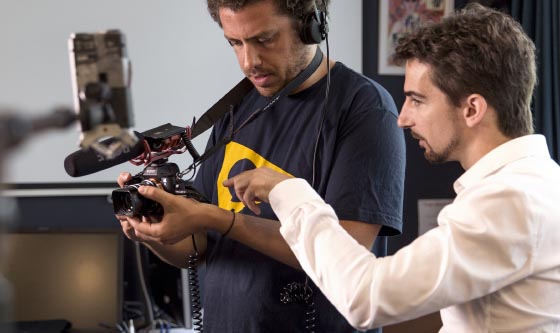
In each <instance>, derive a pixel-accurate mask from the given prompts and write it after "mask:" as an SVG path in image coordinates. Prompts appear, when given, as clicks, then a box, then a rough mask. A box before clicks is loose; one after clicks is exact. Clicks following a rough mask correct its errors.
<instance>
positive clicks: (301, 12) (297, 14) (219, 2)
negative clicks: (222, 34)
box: [207, 0, 330, 27]
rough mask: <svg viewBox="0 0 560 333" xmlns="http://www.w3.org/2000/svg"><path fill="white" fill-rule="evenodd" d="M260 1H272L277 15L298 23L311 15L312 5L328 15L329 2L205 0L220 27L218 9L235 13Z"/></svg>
mask: <svg viewBox="0 0 560 333" xmlns="http://www.w3.org/2000/svg"><path fill="white" fill-rule="evenodd" d="M261 1H272V2H273V3H275V4H276V8H277V9H278V13H279V14H281V15H286V16H289V17H291V18H293V19H294V20H296V21H300V20H301V18H302V17H303V16H305V15H306V14H308V13H311V12H312V11H313V9H314V3H315V5H316V6H317V9H319V10H322V11H326V12H327V13H328V7H329V2H330V0H207V4H208V12H209V13H210V16H212V19H214V21H216V22H217V23H218V24H219V25H220V27H221V26H222V23H221V22H220V13H219V10H220V8H222V7H225V8H229V9H231V10H233V11H237V10H239V9H241V8H243V7H244V6H247V5H251V4H254V3H257V2H261ZM325 6H326V8H325Z"/></svg>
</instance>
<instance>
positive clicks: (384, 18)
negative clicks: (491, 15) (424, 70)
mask: <svg viewBox="0 0 560 333" xmlns="http://www.w3.org/2000/svg"><path fill="white" fill-rule="evenodd" d="M453 10H454V0H379V42H378V49H379V56H378V62H379V63H378V68H377V71H378V74H380V75H403V74H404V68H403V67H400V66H396V65H395V64H394V63H393V61H392V57H393V52H394V50H395V46H396V43H397V41H398V39H399V38H400V37H401V36H402V35H403V34H405V33H407V32H409V31H410V30H412V29H413V28H414V27H416V26H417V25H419V24H421V23H423V22H427V21H434V22H439V21H440V20H441V18H442V17H445V16H447V15H449V14H451V13H452V12H453Z"/></svg>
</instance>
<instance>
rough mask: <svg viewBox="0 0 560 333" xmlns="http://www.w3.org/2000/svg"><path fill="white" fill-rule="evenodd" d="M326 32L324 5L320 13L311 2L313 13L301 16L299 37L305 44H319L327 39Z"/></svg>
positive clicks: (314, 3) (327, 27) (327, 28)
mask: <svg viewBox="0 0 560 333" xmlns="http://www.w3.org/2000/svg"><path fill="white" fill-rule="evenodd" d="M328 32H329V26H328V24H327V13H326V5H325V11H322V10H320V9H318V8H317V4H316V2H315V0H313V11H312V12H311V13H308V14H305V15H304V16H303V18H302V20H301V29H300V31H299V36H300V37H301V40H302V41H303V42H304V43H305V44H319V43H321V42H322V41H323V40H325V39H326V38H327V34H328Z"/></svg>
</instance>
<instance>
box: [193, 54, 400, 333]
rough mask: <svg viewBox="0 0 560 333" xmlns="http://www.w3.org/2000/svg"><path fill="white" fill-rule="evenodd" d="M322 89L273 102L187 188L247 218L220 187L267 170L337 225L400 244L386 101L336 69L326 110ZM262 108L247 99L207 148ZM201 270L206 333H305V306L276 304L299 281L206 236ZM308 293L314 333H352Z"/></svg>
mask: <svg viewBox="0 0 560 333" xmlns="http://www.w3.org/2000/svg"><path fill="white" fill-rule="evenodd" d="M326 85H327V79H326V77H325V78H323V79H321V80H320V81H319V82H317V83H316V84H314V85H313V86H311V87H310V88H308V89H306V90H304V91H302V92H299V93H297V94H293V95H290V96H286V97H283V98H281V99H280V100H278V101H277V102H276V103H275V104H273V106H272V107H271V108H269V109H267V110H266V111H265V112H263V113H262V114H260V115H259V116H257V117H256V118H254V119H253V120H252V121H250V122H249V123H248V124H247V125H246V126H244V127H243V128H242V129H241V130H239V132H237V133H235V134H234V135H233V139H232V141H231V142H229V143H228V144H227V145H226V146H225V147H222V148H221V149H219V150H218V151H217V152H216V153H214V154H213V155H212V156H211V157H210V158H209V159H208V160H207V161H205V162H204V163H203V164H202V166H201V168H200V170H199V172H198V174H197V178H196V180H195V184H194V185H195V187H196V188H197V189H198V190H199V191H201V192H202V193H204V194H205V195H206V196H207V197H208V198H211V201H212V202H213V203H214V204H217V205H219V206H220V207H221V208H224V209H227V210H232V209H233V210H235V211H236V212H240V213H243V214H249V215H252V212H251V211H250V210H249V209H247V208H245V207H244V206H243V204H242V203H241V202H240V201H239V200H238V199H237V198H236V197H235V193H234V192H233V191H231V190H230V189H228V188H226V187H224V186H222V185H221V184H222V182H223V181H224V180H225V179H227V178H230V177H232V176H234V175H236V174H238V173H240V172H242V171H244V170H248V169H252V168H255V167H261V166H267V167H270V168H272V169H275V170H277V171H279V172H283V173H287V174H290V175H292V176H295V177H298V178H304V179H306V180H307V181H308V182H309V183H310V184H314V188H315V189H316V190H317V192H318V193H319V194H320V195H321V196H322V197H323V198H324V199H325V201H326V202H327V203H329V204H330V205H332V207H333V208H334V210H335V211H336V213H337V215H338V217H339V219H341V220H353V221H361V222H364V223H374V224H380V225H382V229H381V231H380V235H381V236H388V235H395V234H399V233H400V232H401V230H402V203H403V188H404V167H405V143H404V136H403V132H402V130H401V129H399V128H398V126H397V110H396V107H395V104H394V102H393V99H392V98H391V96H390V95H389V94H388V93H387V91H386V90H385V89H384V88H383V87H381V86H380V85H379V84H377V83H376V82H374V81H372V80H370V79H368V78H366V77H364V76H363V75H360V74H358V73H356V72H354V71H352V70H351V69H349V68H347V67H346V66H344V65H343V64H341V63H337V64H336V65H335V66H334V67H333V68H332V70H331V82H330V90H329V95H328V99H327V100H328V101H327V107H326V109H325V108H324V102H325V92H326ZM265 104H267V98H265V97H262V96H260V95H259V94H258V92H257V91H256V90H253V91H252V92H250V93H249V94H248V95H247V96H246V97H245V98H244V99H243V102H242V103H241V105H240V106H238V107H237V108H236V109H235V111H234V113H233V119H231V117H230V116H226V117H224V119H222V120H221V121H220V122H218V123H217V124H216V125H215V126H214V129H213V131H212V135H211V138H210V140H209V143H208V148H209V147H212V146H214V145H215V144H216V143H217V142H219V141H220V140H222V138H224V137H226V136H227V135H228V134H229V133H231V129H232V128H233V129H234V130H235V129H237V128H238V127H239V126H240V125H241V124H242V123H243V122H244V121H245V120H246V119H248V117H250V115H251V114H252V113H253V112H254V111H255V110H257V109H258V108H260V107H262V106H264V105H265ZM324 111H326V112H324ZM323 114H324V120H322V119H323ZM321 123H322V127H321ZM320 128H321V130H320ZM319 130H320V135H319ZM314 159H315V160H316V161H315V162H314ZM314 173H315V177H314V178H315V179H314V180H313V174H314ZM260 207H261V215H260V217H263V218H269V219H275V220H277V217H276V216H275V214H274V212H273V211H272V209H271V208H270V206H269V205H268V204H266V203H261V204H260ZM385 241H386V240H385V237H378V239H377V241H376V244H375V246H374V249H373V251H374V253H375V254H376V255H378V256H383V255H385V254H386V253H385V252H386V244H385ZM206 264H207V265H206V274H205V283H204V285H205V288H204V330H205V331H206V332H207V333H208V332H209V333H214V332H219V333H223V332H232V333H233V332H235V333H237V332H266V333H270V332H282V333H285V332H305V331H306V330H305V319H306V316H305V313H306V310H308V308H306V306H305V304H283V303H282V302H281V301H280V294H281V292H282V291H283V290H284V288H285V287H286V286H287V285H288V284H290V283H292V282H300V283H303V282H305V273H304V272H302V271H299V270H296V269H293V268H291V267H289V266H287V265H284V264H282V263H280V262H278V261H276V260H274V259H272V258H270V257H267V256H266V255H264V254H261V253H260V252H258V251H255V250H253V249H251V248H249V247H247V246H245V245H244V244H241V243H239V242H237V241H234V240H231V239H229V238H223V237H221V235H220V234H219V233H216V232H209V233H208V247H207V252H206ZM309 283H310V284H311V285H312V288H313V292H314V297H313V301H314V303H315V304H314V309H315V311H316V312H315V317H316V320H315V325H316V328H315V331H316V332H352V331H353V329H352V328H351V326H350V325H349V324H348V323H347V321H346V320H345V319H344V318H343V317H342V316H341V315H340V314H339V313H338V312H337V311H336V309H335V308H334V307H333V306H332V305H331V304H330V303H329V301H328V300H327V299H326V298H325V297H324V296H323V295H322V294H321V293H320V291H319V290H318V289H317V288H316V287H315V286H314V285H313V284H312V282H311V281H309ZM308 318H309V317H308Z"/></svg>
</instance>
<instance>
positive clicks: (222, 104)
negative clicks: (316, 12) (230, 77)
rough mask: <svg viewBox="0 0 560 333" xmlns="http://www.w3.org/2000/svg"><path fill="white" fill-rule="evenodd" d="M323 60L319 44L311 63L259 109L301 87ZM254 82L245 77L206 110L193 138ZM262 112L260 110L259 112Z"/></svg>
mask: <svg viewBox="0 0 560 333" xmlns="http://www.w3.org/2000/svg"><path fill="white" fill-rule="evenodd" d="M322 60H323V52H321V49H320V48H319V47H318V46H317V50H316V51H315V56H314V57H313V60H311V63H309V65H308V66H307V67H306V68H305V69H304V70H303V71H302V72H301V73H299V74H298V75H297V76H296V77H295V78H294V79H293V80H292V81H290V83H288V84H287V85H286V86H285V87H284V88H282V89H281V90H280V91H279V92H277V93H276V95H274V96H273V97H272V98H271V99H270V101H269V102H268V103H267V104H266V105H265V106H264V107H262V108H260V109H259V110H261V111H266V110H267V109H268V108H269V107H271V106H272V104H274V103H276V101H277V100H278V99H280V97H282V96H285V95H288V94H289V93H290V92H292V91H293V90H294V89H295V88H297V87H299V86H300V85H301V84H302V83H303V82H305V80H307V79H308V78H309V77H310V76H311V74H313V73H314V72H315V70H317V68H318V67H319V65H320V64H321V61H322ZM253 88H254V86H253V83H252V82H251V81H250V80H249V79H248V78H244V79H243V80H241V81H240V82H239V83H238V84H237V85H236V86H235V87H233V88H232V89H231V90H230V91H229V92H228V93H227V94H225V95H224V97H222V98H221V99H220V100H219V101H218V102H216V103H215V104H214V105H213V106H212V107H211V108H210V109H208V111H206V112H205V113H204V114H203V115H202V116H201V117H200V119H198V121H196V123H195V124H194V125H193V126H192V129H191V139H192V138H195V137H197V136H198V135H200V134H202V133H204V132H205V131H206V130H208V129H209V128H210V127H212V126H213V125H214V124H215V123H216V122H217V121H218V120H220V119H221V118H222V117H223V116H224V115H225V114H226V113H228V112H229V111H230V110H231V109H232V106H234V105H237V104H239V103H241V101H242V100H243V98H244V97H245V96H246V95H247V94H248V93H249V92H250V91H251V90H253ZM259 113H260V112H259Z"/></svg>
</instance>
